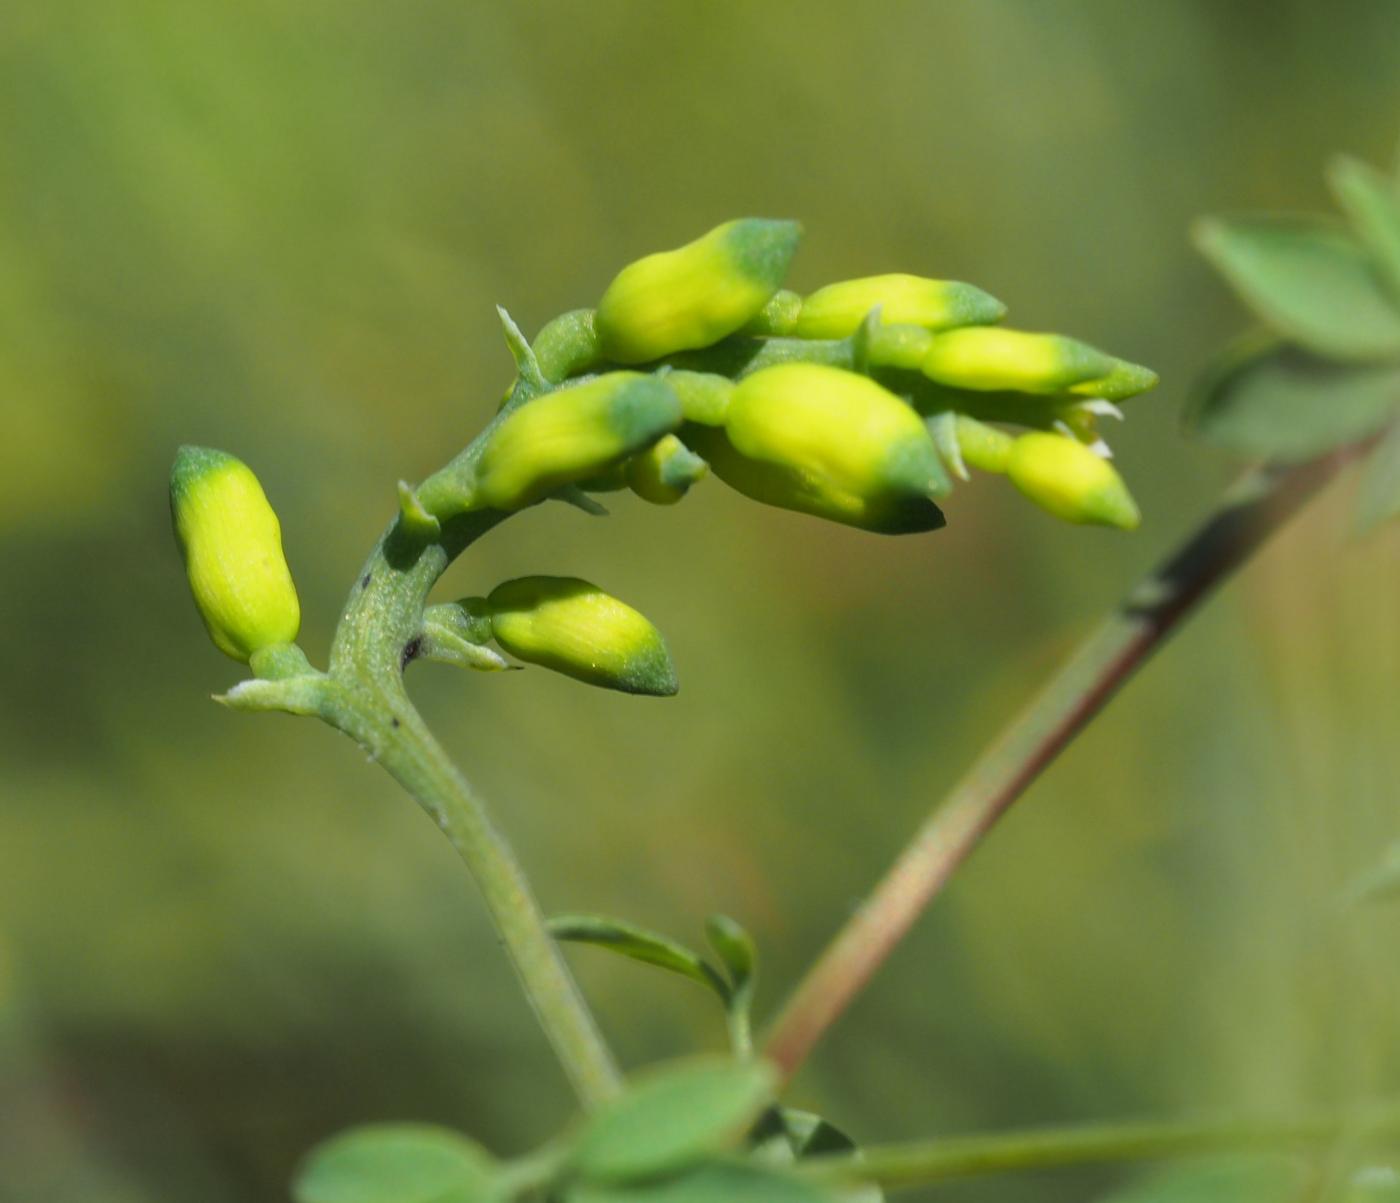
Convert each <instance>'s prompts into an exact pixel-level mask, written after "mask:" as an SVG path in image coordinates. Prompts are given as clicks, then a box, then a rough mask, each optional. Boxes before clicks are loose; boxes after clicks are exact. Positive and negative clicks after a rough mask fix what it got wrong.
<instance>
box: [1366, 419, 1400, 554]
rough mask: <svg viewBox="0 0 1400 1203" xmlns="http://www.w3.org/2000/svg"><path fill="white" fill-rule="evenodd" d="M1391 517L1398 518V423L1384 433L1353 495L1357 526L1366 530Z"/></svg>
mask: <svg viewBox="0 0 1400 1203" xmlns="http://www.w3.org/2000/svg"><path fill="white" fill-rule="evenodd" d="M1391 518H1400V422H1397V423H1396V424H1395V425H1394V426H1392V427H1391V428H1390V429H1389V430H1388V431H1386V433H1385V437H1384V438H1382V439H1381V441H1380V445H1379V446H1378V447H1377V448H1376V449H1375V450H1374V451H1373V452H1371V458H1370V459H1369V460H1368V461H1367V462H1366V470H1365V472H1363V473H1362V476H1361V487H1360V488H1359V489H1358V491H1357V494H1356V525H1357V528H1358V529H1359V530H1362V531H1368V530H1371V529H1372V528H1373V527H1376V526H1379V525H1380V524H1381V523H1382V522H1385V521H1387V520H1388V519H1391Z"/></svg>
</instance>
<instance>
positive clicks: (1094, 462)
mask: <svg viewBox="0 0 1400 1203" xmlns="http://www.w3.org/2000/svg"><path fill="white" fill-rule="evenodd" d="M1006 472H1007V475H1008V476H1010V477H1011V481H1012V483H1013V484H1014V485H1015V486H1016V487H1017V488H1018V489H1020V490H1021V492H1022V493H1024V494H1025V495H1026V496H1027V497H1029V498H1030V499H1031V500H1032V501H1034V502H1035V503H1036V505H1038V506H1040V507H1041V508H1042V509H1045V510H1048V511H1049V512H1050V513H1052V514H1054V515H1055V516H1056V517H1057V518H1063V519H1064V520H1065V521H1066V522H1080V523H1093V524H1096V525H1099V526H1116V527H1118V528H1119V529H1120V530H1134V529H1136V527H1137V525H1138V523H1139V522H1140V521H1141V518H1142V516H1141V514H1140V513H1139V512H1138V508H1137V503H1136V502H1135V501H1133V498H1132V495H1131V494H1130V493H1129V492H1128V489H1127V486H1126V485H1124V484H1123V480H1122V478H1121V477H1120V476H1119V475H1118V473H1117V472H1116V471H1114V469H1113V465H1112V464H1110V463H1109V462H1108V461H1107V460H1106V459H1103V458H1102V457H1100V456H1098V455H1095V454H1094V452H1093V451H1091V450H1090V449H1089V448H1088V447H1086V446H1084V444H1083V443H1080V442H1078V441H1076V440H1075V439H1071V438H1066V437H1065V436H1064V435H1062V434H1047V433H1044V432H1042V431H1033V432H1032V433H1030V434H1023V435H1021V436H1020V437H1019V438H1017V439H1016V440H1015V441H1014V442H1013V443H1012V446H1011V454H1010V456H1009V457H1008V458H1007V462H1006Z"/></svg>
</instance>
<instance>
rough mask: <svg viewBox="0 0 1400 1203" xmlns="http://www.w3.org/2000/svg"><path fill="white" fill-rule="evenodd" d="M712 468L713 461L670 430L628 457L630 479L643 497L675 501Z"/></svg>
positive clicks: (666, 502)
mask: <svg viewBox="0 0 1400 1203" xmlns="http://www.w3.org/2000/svg"><path fill="white" fill-rule="evenodd" d="M709 470H710V465H709V464H707V463H706V462H705V461H704V460H702V459H701V458H700V457H699V456H698V455H696V454H695V452H693V451H692V450H690V448H689V447H687V446H686V445H685V444H684V443H682V442H681V441H680V439H678V438H676V436H675V435H673V434H668V435H665V436H663V437H662V438H660V439H658V440H657V441H656V442H655V443H653V444H652V445H651V446H650V447H648V448H647V449H646V450H645V451H639V452H638V453H637V454H636V455H634V456H633V457H632V458H631V459H630V460H628V461H627V483H628V485H630V486H631V489H632V492H634V493H635V494H636V495H637V496H638V497H640V498H641V499H642V500H643V501H650V502H651V503H652V504H653V505H675V504H676V502H678V501H679V500H680V499H681V498H682V497H684V496H685V495H686V494H687V493H688V492H689V491H690V486H691V485H693V484H695V483H696V482H697V481H700V480H703V479H704V478H705V475H706V474H707V473H708V472H709Z"/></svg>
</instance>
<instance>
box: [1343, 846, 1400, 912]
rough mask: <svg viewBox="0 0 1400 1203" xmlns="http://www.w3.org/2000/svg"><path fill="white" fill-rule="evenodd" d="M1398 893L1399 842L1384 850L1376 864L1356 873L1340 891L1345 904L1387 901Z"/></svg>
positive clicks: (1399, 890)
mask: <svg viewBox="0 0 1400 1203" xmlns="http://www.w3.org/2000/svg"><path fill="white" fill-rule="evenodd" d="M1397 895H1400V842H1397V843H1394V844H1391V845H1390V847H1389V848H1387V849H1386V850H1385V855H1384V856H1382V858H1381V860H1380V862H1379V863H1378V864H1374V865H1372V866H1371V867H1370V868H1368V869H1364V870H1362V871H1361V872H1360V873H1358V874H1357V875H1356V876H1355V877H1354V878H1352V880H1351V881H1350V883H1349V884H1348V885H1347V887H1346V889H1345V890H1343V891H1342V903H1343V905H1345V906H1357V905H1359V904H1361V903H1364V902H1388V901H1390V900H1391V899H1393V898H1395V897H1396V896H1397Z"/></svg>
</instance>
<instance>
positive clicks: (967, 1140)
mask: <svg viewBox="0 0 1400 1203" xmlns="http://www.w3.org/2000/svg"><path fill="white" fill-rule="evenodd" d="M1398 1129H1400V1108H1396V1107H1394V1106H1391V1107H1388V1108H1386V1109H1384V1110H1381V1111H1375V1112H1370V1113H1362V1114H1357V1115H1344V1114H1335V1113H1323V1114H1313V1115H1304V1116H1294V1117H1291V1118H1274V1119H1268V1118H1255V1119H1242V1118H1234V1119H1201V1120H1177V1121H1170V1122H1163V1123H1133V1124H1122V1123H1114V1124H1086V1125H1082V1126H1076V1127H1065V1128H1043V1129H1038V1130H1034V1129H1033V1130H1030V1131H1024V1132H1007V1133H989V1134H987V1135H984V1136H962V1137H945V1138H942V1139H940V1140H936V1141H929V1142H927V1143H923V1142H921V1143H911V1144H903V1145H883V1146H881V1145H877V1146H873V1147H870V1148H867V1149H865V1150H863V1151H862V1152H860V1153H857V1154H854V1155H851V1154H842V1155H825V1156H821V1157H813V1158H811V1159H809V1160H807V1161H804V1162H803V1163H802V1164H801V1165H800V1166H799V1167H798V1168H799V1172H801V1173H803V1174H806V1175H808V1176H810V1177H812V1178H814V1179H816V1180H818V1181H820V1182H824V1183H831V1184H845V1183H860V1182H866V1183H875V1184H877V1185H879V1186H882V1187H886V1188H890V1189H894V1188H898V1187H906V1186H921V1185H927V1184H928V1183H931V1182H945V1181H948V1180H950V1179H954V1178H969V1177H973V1176H976V1175H981V1174H1002V1173H1009V1172H1014V1171H1020V1170H1043V1169H1054V1168H1057V1167H1061V1166H1070V1165H1087V1164H1092V1163H1098V1164H1106V1163H1112V1162H1125V1161H1154V1160H1164V1159H1168V1158H1175V1157H1185V1156H1195V1155H1200V1154H1210V1153H1226V1152H1229V1153H1247V1152H1248V1153H1258V1152H1272V1151H1279V1152H1285V1151H1295V1150H1297V1151H1308V1152H1311V1151H1315V1150H1317V1149H1322V1148H1326V1147H1327V1146H1328V1145H1329V1144H1331V1143H1333V1142H1334V1141H1336V1140H1338V1139H1339V1138H1341V1137H1343V1136H1345V1135H1347V1134H1348V1133H1350V1132H1352V1131H1354V1130H1364V1131H1366V1132H1367V1133H1369V1134H1374V1135H1381V1134H1393V1133H1395V1132H1396V1131H1397V1130H1398Z"/></svg>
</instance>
